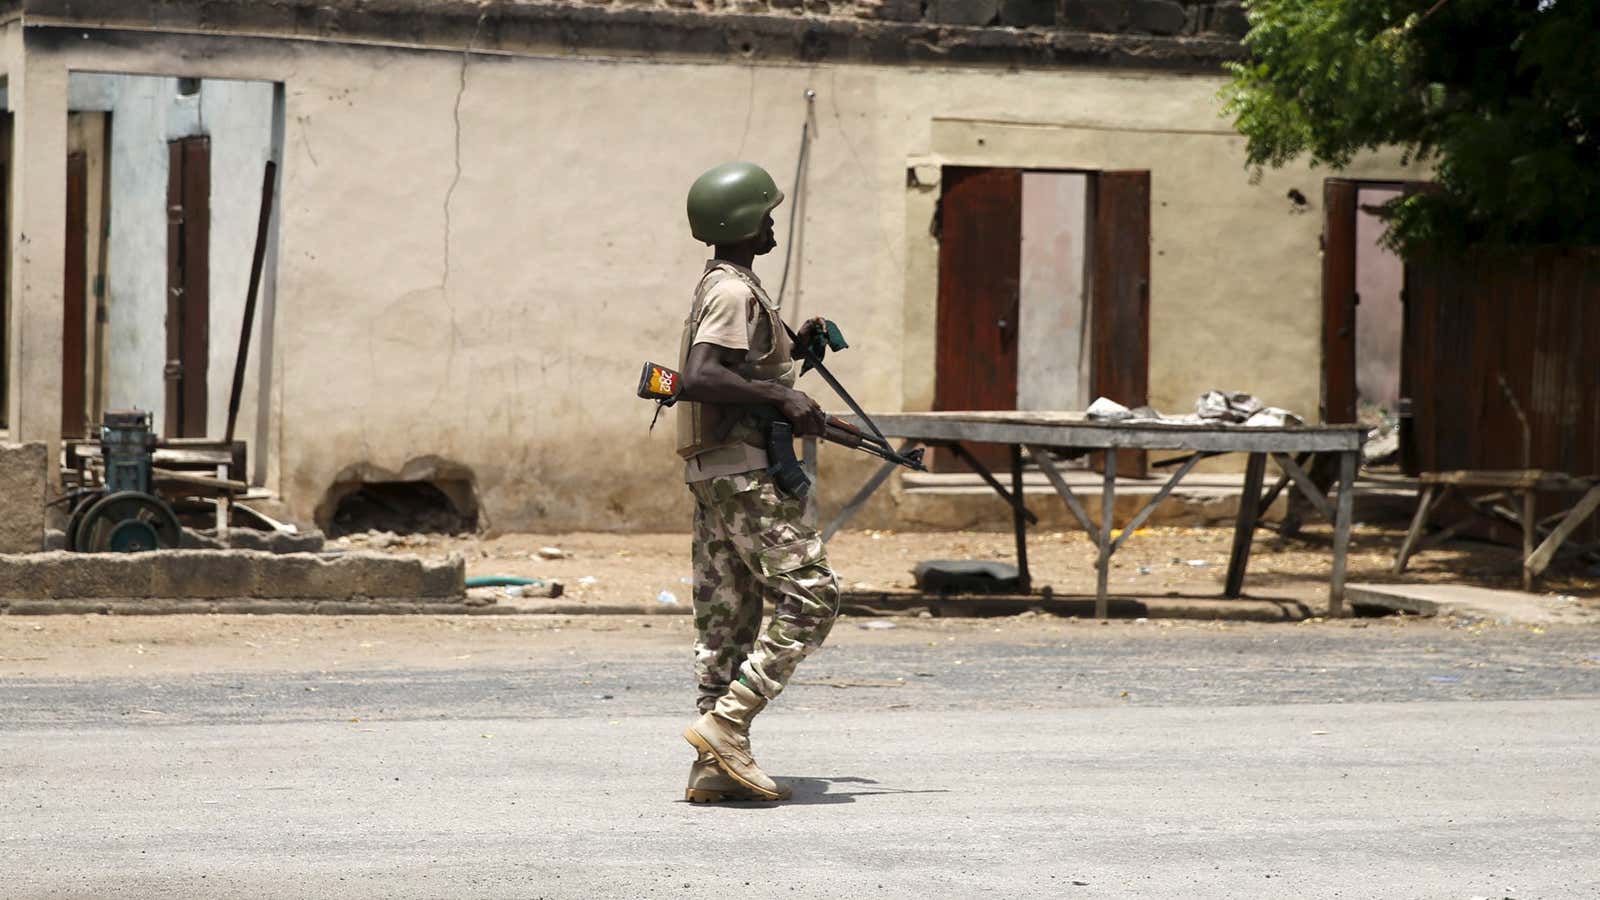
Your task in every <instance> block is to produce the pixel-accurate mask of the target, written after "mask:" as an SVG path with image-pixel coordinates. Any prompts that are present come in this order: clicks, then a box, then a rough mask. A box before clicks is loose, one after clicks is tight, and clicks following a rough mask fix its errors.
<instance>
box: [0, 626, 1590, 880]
mask: <svg viewBox="0 0 1600 900" xmlns="http://www.w3.org/2000/svg"><path fill="white" fill-rule="evenodd" d="M927 644H928V645H913V644H911V643H906V644H903V645H898V646H869V645H866V644H863V643H860V642H852V640H851V639H850V634H849V633H848V632H845V633H841V635H840V636H839V638H838V639H836V640H835V641H834V642H833V644H832V645H830V647H829V648H828V650H827V651H825V652H824V653H821V654H819V655H818V656H816V657H814V658H813V660H812V661H810V662H809V663H808V664H807V666H806V667H805V668H804V669H803V670H802V673H801V675H800V676H799V679H798V683H797V684H795V685H794V686H792V687H791V688H790V691H789V693H788V694H787V695H786V696H785V697H784V698H782V700H781V701H780V703H779V704H775V705H774V709H773V710H772V711H771V712H769V713H768V714H766V715H764V716H763V717H762V719H761V720H759V722H758V725H757V729H756V741H757V743H756V747H757V751H758V753H759V754H760V758H761V759H762V761H763V763H764V764H765V765H766V767H767V768H768V770H769V771H771V772H773V773H774V774H775V775H777V776H778V777H779V778H780V779H786V780H789V781H791V782H792V783H794V784H795V785H796V788H797V791H796V799H795V801H794V802H791V803H788V804H781V805H776V804H773V805H768V804H750V805H733V806H718V807H698V806H690V805H688V804H685V803H683V802H682V801H681V788H682V779H683V776H684V774H685V770H686V768H687V764H688V762H689V760H690V758H691V755H690V751H689V750H688V746H687V745H686V744H684V743H683V741H682V739H681V738H679V737H678V736H677V734H678V732H679V731H680V730H681V728H682V726H683V725H684V724H686V722H687V720H688V715H687V713H686V706H687V703H688V698H689V693H688V692H687V691H686V689H685V687H684V676H683V668H682V653H681V648H676V647H669V646H666V645H662V646H661V647H659V648H654V649H652V648H646V650H644V651H642V652H632V653H628V654H622V655H621V656H619V655H617V654H612V653H608V652H607V650H606V647H605V641H604V638H603V636H597V638H596V641H595V643H594V645H593V647H592V649H590V650H586V651H581V652H580V651H571V652H570V655H564V656H563V658H561V659H552V660H541V661H539V662H538V663H537V664H530V665H528V666H526V667H521V668H518V667H510V668H460V669H444V670H440V669H430V670H422V669H411V668H404V667H393V668H376V669H371V670H367V671H360V672H344V671H340V672H315V671H306V672H271V673H261V672H256V673H216V672H208V673H200V674H185V675H172V674H168V675H160V676H153V677H137V678H90V679H80V678H8V679H5V680H4V681H3V682H0V787H3V791H0V896H4V897H8V898H9V897H111V896H131V897H193V896H229V897H467V896H470V897H686V898H688V897H695V898H700V897H706V896H713V895H724V896H726V895H738V896H755V897H829V898H833V897H870V896H883V897H917V898H928V897H1084V898H1100V897H1184V898H1213V897H1215V898H1224V897H1227V898H1237V897H1308V898H1314V897H1346V898H1372V897H1395V898H1420V897H1426V898H1436V897H1437V898H1460V900H1467V898H1471V897H1494V898H1500V897H1516V898H1569V897H1570V898H1587V897H1600V631H1597V630H1594V629H1564V630H1563V629H1552V630H1550V631H1549V632H1548V633H1543V634H1537V633H1531V632H1527V631H1523V630H1518V629H1500V630H1491V631H1489V632H1486V633H1483V634H1473V635H1470V636H1469V635H1466V634H1464V633H1458V632H1455V631H1451V630H1448V629H1443V628H1429V629H1420V630H1415V631H1409V632H1406V633H1402V634H1395V633H1390V632H1387V631H1381V630H1379V629H1372V630H1371V632H1370V633H1368V632H1363V631H1354V630H1350V629H1348V628H1346V627H1344V626H1340V627H1339V628H1338V629H1337V630H1334V629H1333V628H1332V626H1330V627H1329V628H1327V629H1317V628H1297V627H1293V626H1284V627H1283V628H1282V629H1281V630H1273V629H1266V628H1263V629H1255V630H1250V631H1248V632H1246V633H1243V634H1232V633H1205V632H1192V633H1185V634H1174V635H1168V636H1163V637H1162V638H1161V639H1159V640H1148V639H1138V640H1134V639H1128V638H1127V637H1126V636H1125V635H1119V634H1115V633H1108V634H1106V635H1100V634H1097V633H1096V632H1095V631H1094V630H1092V629H1083V630H1081V631H1080V632H1079V633H1076V634H1072V635H1070V636H1068V637H1066V638H1064V639H1063V640H1060V641H1054V642H1048V641H1040V640H1027V641H1023V640H1010V639H1005V640H993V641H987V642H972V641H961V642H955V643H949V644H946V643H940V642H938V641H934V640H930V641H928V642H927Z"/></svg>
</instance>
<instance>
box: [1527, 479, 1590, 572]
mask: <svg viewBox="0 0 1600 900" xmlns="http://www.w3.org/2000/svg"><path fill="white" fill-rule="evenodd" d="M1597 508H1600V484H1597V485H1595V486H1594V487H1592V488H1590V489H1589V492H1588V493H1586V494H1584V495H1583V498H1582V499H1581V500H1579V501H1578V502H1577V505H1575V506H1573V507H1572V509H1570V510H1568V511H1567V514H1566V516H1565V517H1563V518H1562V520H1561V524H1559V525H1557V526H1556V527H1555V529H1554V530H1552V531H1551V532H1550V534H1549V536H1548V537H1546V538H1545V539H1544V542H1543V543H1541V544H1540V545H1539V547H1538V549H1536V550H1534V551H1533V552H1532V553H1531V554H1528V556H1527V561H1526V562H1525V563H1524V566H1525V568H1526V569H1527V571H1529V572H1530V573H1532V574H1533V576H1534V577H1536V578H1537V577H1538V576H1540V575H1543V574H1544V570H1545V569H1547V568H1549V566H1550V562H1551V560H1553V559H1555V555H1556V551H1557V550H1559V549H1561V545H1562V544H1563V543H1565V542H1566V540H1567V538H1569V537H1571V536H1572V533H1573V532H1574V531H1577V530H1578V526H1580V525H1582V524H1583V523H1584V521H1585V520H1587V519H1588V518H1589V517H1590V516H1591V515H1593V514H1594V511H1595V510H1596V509H1597Z"/></svg>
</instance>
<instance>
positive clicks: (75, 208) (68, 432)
mask: <svg viewBox="0 0 1600 900" xmlns="http://www.w3.org/2000/svg"><path fill="white" fill-rule="evenodd" d="M65 269H66V271H65V275H64V277H65V281H64V283H63V285H62V292H61V436H62V437H64V438H71V439H76V438H81V437H84V436H85V435H86V434H87V432H88V423H87V422H86V421H85V420H84V405H85V403H86V402H87V400H88V398H87V396H86V387H87V381H86V374H85V373H86V372H87V370H88V342H89V158H88V155H87V154H84V153H81V152H79V153H71V154H68V155H67V244H66V267H65Z"/></svg>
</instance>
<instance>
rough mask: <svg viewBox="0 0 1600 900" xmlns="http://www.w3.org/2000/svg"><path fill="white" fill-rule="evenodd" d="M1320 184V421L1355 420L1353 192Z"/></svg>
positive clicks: (1337, 181)
mask: <svg viewBox="0 0 1600 900" xmlns="http://www.w3.org/2000/svg"><path fill="white" fill-rule="evenodd" d="M1358 187H1359V185H1357V183H1356V182H1354V181H1350V180H1347V179H1344V178H1329V179H1328V180H1326V181H1324V182H1323V183H1322V208H1323V220H1322V421H1323V422H1326V423H1347V422H1354V421H1356V303H1357V302H1358V300H1357V297H1356V191H1357V189H1358Z"/></svg>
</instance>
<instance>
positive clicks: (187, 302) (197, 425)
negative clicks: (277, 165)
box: [178, 137, 211, 437]
mask: <svg viewBox="0 0 1600 900" xmlns="http://www.w3.org/2000/svg"><path fill="white" fill-rule="evenodd" d="M182 143H183V145H184V147H183V153H184V162H183V182H184V183H183V210H184V212H183V215H184V223H183V242H184V247H183V256H184V259H183V338H182V340H183V388H182V389H183V423H182V426H181V428H180V429H179V432H178V434H179V436H180V437H205V436H206V407H207V397H208V394H207V390H206V382H207V375H208V370H209V368H210V364H211V140H210V138H206V137H193V138H185V139H184V140H183V142H182Z"/></svg>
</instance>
